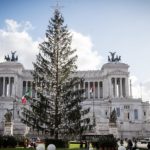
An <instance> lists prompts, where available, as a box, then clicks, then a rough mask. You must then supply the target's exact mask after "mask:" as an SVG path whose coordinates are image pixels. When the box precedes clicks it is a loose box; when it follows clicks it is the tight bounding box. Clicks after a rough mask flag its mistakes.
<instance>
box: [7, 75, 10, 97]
mask: <svg viewBox="0 0 150 150" xmlns="http://www.w3.org/2000/svg"><path fill="white" fill-rule="evenodd" d="M7 90H8V91H7V93H8V95H7V96H8V97H9V96H10V77H8V89H7Z"/></svg>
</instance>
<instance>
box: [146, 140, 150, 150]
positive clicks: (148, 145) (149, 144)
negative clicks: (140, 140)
mask: <svg viewBox="0 0 150 150" xmlns="http://www.w3.org/2000/svg"><path fill="white" fill-rule="evenodd" d="M147 149H148V150H150V142H148V144H147Z"/></svg>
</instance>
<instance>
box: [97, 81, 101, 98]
mask: <svg viewBox="0 0 150 150" xmlns="http://www.w3.org/2000/svg"><path fill="white" fill-rule="evenodd" d="M99 84H100V82H99V81H98V82H97V88H98V90H97V98H98V99H99V98H100V95H99V93H100V88H99Z"/></svg>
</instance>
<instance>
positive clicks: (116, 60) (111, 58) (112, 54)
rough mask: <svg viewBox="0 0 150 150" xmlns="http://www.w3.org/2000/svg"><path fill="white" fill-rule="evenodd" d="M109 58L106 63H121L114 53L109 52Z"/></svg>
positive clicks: (119, 57)
mask: <svg viewBox="0 0 150 150" xmlns="http://www.w3.org/2000/svg"><path fill="white" fill-rule="evenodd" d="M109 53H110V55H111V56H108V62H119V61H121V56H118V55H116V57H115V54H116V52H109Z"/></svg>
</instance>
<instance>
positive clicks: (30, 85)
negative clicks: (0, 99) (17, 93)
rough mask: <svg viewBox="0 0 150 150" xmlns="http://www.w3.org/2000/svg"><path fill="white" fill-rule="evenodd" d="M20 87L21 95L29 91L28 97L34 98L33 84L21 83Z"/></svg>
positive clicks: (29, 82)
mask: <svg viewBox="0 0 150 150" xmlns="http://www.w3.org/2000/svg"><path fill="white" fill-rule="evenodd" d="M22 87H23V88H22V95H25V93H26V92H27V91H29V90H30V92H31V95H30V96H31V97H35V89H34V88H35V87H34V84H33V82H32V81H23V86H22Z"/></svg>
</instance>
